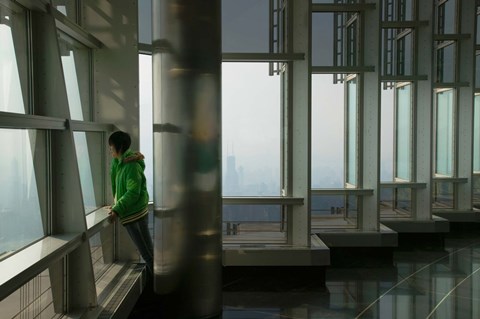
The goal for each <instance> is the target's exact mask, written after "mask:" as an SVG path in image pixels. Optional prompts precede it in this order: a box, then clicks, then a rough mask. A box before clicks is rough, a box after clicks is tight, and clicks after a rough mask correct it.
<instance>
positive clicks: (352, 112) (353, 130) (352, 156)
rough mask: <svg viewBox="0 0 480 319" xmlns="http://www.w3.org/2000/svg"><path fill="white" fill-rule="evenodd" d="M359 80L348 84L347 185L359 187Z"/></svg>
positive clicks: (353, 80)
mask: <svg viewBox="0 0 480 319" xmlns="http://www.w3.org/2000/svg"><path fill="white" fill-rule="evenodd" d="M357 135H358V134H357V79H356V78H354V79H352V80H350V81H348V82H347V183H349V184H352V185H355V186H356V185H357Z"/></svg>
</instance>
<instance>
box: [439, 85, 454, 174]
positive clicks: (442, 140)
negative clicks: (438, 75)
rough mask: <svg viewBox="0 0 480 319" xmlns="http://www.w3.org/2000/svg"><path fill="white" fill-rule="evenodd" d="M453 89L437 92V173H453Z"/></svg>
mask: <svg viewBox="0 0 480 319" xmlns="http://www.w3.org/2000/svg"><path fill="white" fill-rule="evenodd" d="M453 96H454V92H453V90H448V91H444V92H439V93H437V128H436V129H437V134H436V141H437V143H436V146H437V149H436V165H435V166H436V173H437V174H441V175H446V176H452V175H453V138H454V136H453V129H454V127H453V125H454V123H453V119H454V116H453V114H454V113H453V111H454V109H453Z"/></svg>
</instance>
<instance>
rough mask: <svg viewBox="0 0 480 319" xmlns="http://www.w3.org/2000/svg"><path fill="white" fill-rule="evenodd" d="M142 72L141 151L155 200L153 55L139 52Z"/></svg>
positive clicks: (149, 187) (148, 183)
mask: <svg viewBox="0 0 480 319" xmlns="http://www.w3.org/2000/svg"><path fill="white" fill-rule="evenodd" d="M138 66H139V72H140V78H139V80H140V81H139V86H138V89H139V91H140V98H139V100H140V151H141V152H142V154H143V155H144V156H145V177H146V178H147V190H148V194H149V195H150V199H151V200H153V115H152V112H153V109H152V103H153V101H152V56H151V55H145V54H139V55H138Z"/></svg>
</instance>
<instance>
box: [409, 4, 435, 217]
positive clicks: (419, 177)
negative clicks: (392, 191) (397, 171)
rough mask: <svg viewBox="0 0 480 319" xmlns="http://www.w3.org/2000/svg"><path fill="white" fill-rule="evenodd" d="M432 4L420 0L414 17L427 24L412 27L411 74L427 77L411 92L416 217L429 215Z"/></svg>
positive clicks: (430, 202)
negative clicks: (413, 67) (418, 185)
mask: <svg viewBox="0 0 480 319" xmlns="http://www.w3.org/2000/svg"><path fill="white" fill-rule="evenodd" d="M434 12H435V11H434V4H433V3H431V2H430V1H421V2H419V5H418V20H419V21H427V22H428V25H424V26H420V27H418V28H417V29H415V36H416V42H415V43H416V45H415V47H416V48H417V49H416V53H415V57H416V62H415V65H416V68H417V73H416V74H415V75H426V76H427V78H428V80H425V81H423V80H421V81H417V84H416V90H415V93H414V94H415V95H414V96H416V102H415V104H414V105H415V106H416V107H415V111H414V112H416V123H415V124H414V125H415V131H414V132H415V133H414V138H415V141H416V143H415V154H416V156H415V159H414V163H415V165H416V166H415V168H414V170H415V172H416V174H415V175H416V179H415V181H416V182H418V183H425V184H426V185H427V186H426V187H425V188H420V189H417V190H416V191H415V192H416V196H415V197H416V199H415V204H414V205H415V218H416V219H417V220H431V219H432V187H433V182H432V172H433V168H432V163H433V159H432V154H433V147H432V145H433V144H432V141H433V137H432V132H433V77H434V73H433V61H434V59H433V46H434V42H433V34H434V31H433V30H434V20H433V14H434Z"/></svg>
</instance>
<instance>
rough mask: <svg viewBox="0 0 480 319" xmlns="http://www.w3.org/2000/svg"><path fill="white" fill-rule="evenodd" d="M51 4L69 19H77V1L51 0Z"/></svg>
mask: <svg viewBox="0 0 480 319" xmlns="http://www.w3.org/2000/svg"><path fill="white" fill-rule="evenodd" d="M52 5H53V6H54V7H55V8H57V10H58V11H60V12H61V13H63V14H64V15H66V16H67V17H68V18H69V19H70V20H72V21H74V22H76V21H77V1H76V0H52Z"/></svg>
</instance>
